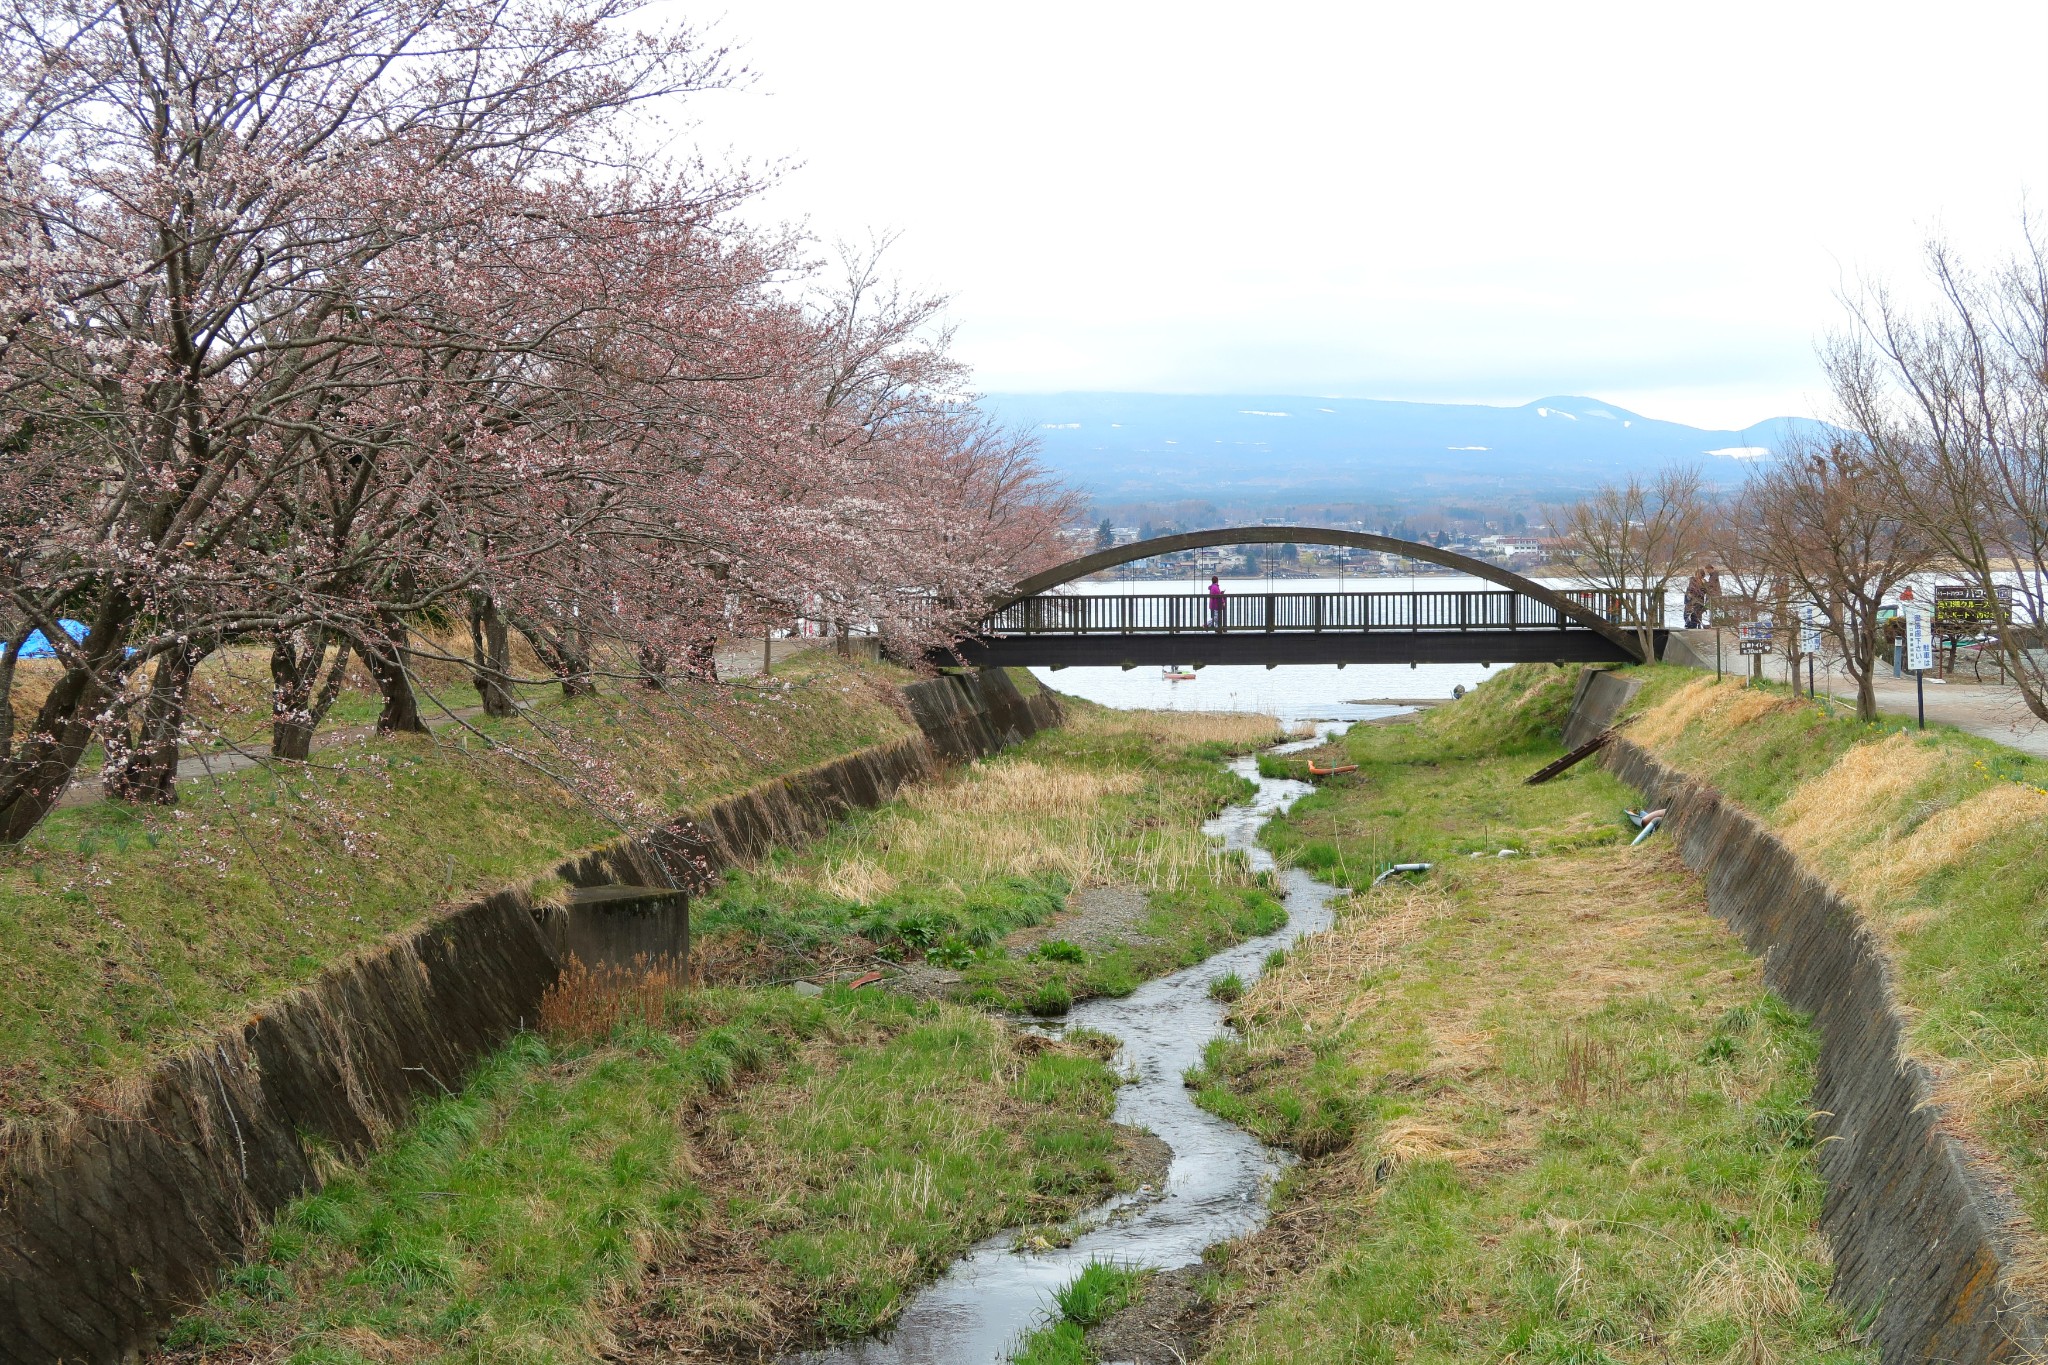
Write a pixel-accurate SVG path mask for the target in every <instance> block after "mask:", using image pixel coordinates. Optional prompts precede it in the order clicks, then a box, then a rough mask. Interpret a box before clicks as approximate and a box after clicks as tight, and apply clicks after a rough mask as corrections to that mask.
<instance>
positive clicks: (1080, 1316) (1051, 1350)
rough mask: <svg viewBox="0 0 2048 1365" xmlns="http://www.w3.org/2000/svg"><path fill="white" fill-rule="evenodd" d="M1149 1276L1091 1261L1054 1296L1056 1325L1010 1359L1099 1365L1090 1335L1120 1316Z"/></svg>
mask: <svg viewBox="0 0 2048 1365" xmlns="http://www.w3.org/2000/svg"><path fill="white" fill-rule="evenodd" d="M1146 1273H1147V1272H1145V1271H1142V1270H1134V1269H1132V1268H1130V1267H1127V1266H1120V1265H1115V1264H1112V1263H1110V1262H1108V1261H1090V1262H1089V1263H1088V1264H1087V1265H1085V1266H1083V1267H1082V1268H1081V1273H1080V1274H1078V1275H1076V1276H1075V1277H1074V1278H1073V1279H1072V1280H1070V1281H1068V1283H1067V1284H1066V1285H1065V1286H1063V1287H1062V1288H1061V1289H1059V1290H1058V1291H1057V1292H1056V1293H1054V1295H1053V1319H1052V1321H1051V1322H1048V1323H1047V1324H1046V1325H1045V1326H1043V1327H1040V1328H1037V1329H1035V1330H1034V1331H1033V1332H1032V1333H1031V1335H1030V1336H1028V1337H1026V1338H1025V1339H1024V1342H1023V1344H1022V1345H1021V1346H1019V1347H1018V1348H1017V1350H1016V1351H1014V1352H1012V1353H1011V1356H1010V1362H1011V1365H1095V1362H1096V1360H1097V1356H1096V1355H1095V1353H1094V1352H1093V1351H1091V1350H1089V1349H1088V1343H1087V1334H1088V1329H1089V1328H1091V1327H1099V1326H1101V1325H1102V1324H1103V1323H1105V1322H1107V1321H1109V1319H1110V1317H1111V1316H1112V1315H1114V1314H1115V1313H1117V1312H1119V1311H1121V1310H1122V1309H1123V1308H1124V1307H1125V1306H1126V1305H1128V1304H1129V1303H1130V1302H1131V1300H1132V1298H1133V1297H1134V1296H1135V1295H1136V1294H1137V1292H1138V1288H1139V1286H1140V1285H1141V1284H1142V1283H1143V1281H1144V1279H1145V1277H1146Z"/></svg>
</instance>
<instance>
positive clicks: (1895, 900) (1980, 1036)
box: [1630, 667, 2048, 1255]
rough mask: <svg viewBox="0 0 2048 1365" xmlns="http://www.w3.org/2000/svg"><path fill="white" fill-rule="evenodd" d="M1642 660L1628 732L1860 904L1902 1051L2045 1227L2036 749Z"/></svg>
mask: <svg viewBox="0 0 2048 1365" xmlns="http://www.w3.org/2000/svg"><path fill="white" fill-rule="evenodd" d="M1639 671H1640V672H1642V673H1643V674H1644V676H1645V679H1646V684H1645V688H1644V693H1643V695H1642V697H1640V698H1639V699H1638V701H1637V703H1636V704H1635V705H1634V706H1633V707H1632V708H1631V709H1632V710H1635V711H1637V712H1639V713H1640V714H1641V716H1642V719H1641V720H1640V721H1639V722H1638V723H1637V725H1636V726H1635V727H1633V728H1632V730H1631V731H1630V733H1631V734H1632V736H1634V737H1637V738H1638V739H1639V741H1640V742H1643V743H1645V744H1647V745H1648V747H1649V748H1650V749H1651V750H1652V751H1653V752H1654V753H1655V754H1656V755H1657V756H1658V757H1659V758H1660V759H1661V760H1663V761H1664V762H1665V763H1667V764H1670V765H1671V766H1673V767H1676V768H1679V769H1681V770H1682V771H1685V772H1687V773H1688V774H1691V775H1693V776H1695V777H1697V778H1699V779H1701V780H1703V781H1706V782H1708V783H1711V784H1712V785H1714V786H1716V787H1718V788H1719V789H1720V790H1721V791H1722V792H1723V793H1724V794H1726V795H1728V796H1731V797H1733V798H1734V799H1735V800H1736V801H1738V802H1739V803H1740V804H1742V805H1743V806H1745V807H1746V808H1748V809H1749V810H1750V811H1752V812H1753V813H1754V814H1756V815H1757V816H1758V817H1759V818H1760V819H1762V820H1763V822H1764V823H1765V824H1766V825H1768V826H1770V827H1772V828H1774V829H1776V830H1777V831H1778V832H1779V833H1780V834H1781V835H1783V836H1784V837H1785V838H1786V839H1787V840H1788V841H1789V842H1790V843H1792V844H1793V846H1794V847H1795V849H1796V850H1797V851H1798V853H1799V854H1800V857H1801V858H1802V860H1803V861H1804V862H1805V863H1806V864H1807V865H1808V866H1810V867H1812V868H1813V869H1814V870H1815V871H1817V872H1819V873H1820V874H1821V875H1823V876H1824V877H1826V878H1827V879H1828V880H1830V881H1831V882H1832V883H1833V884H1834V885H1835V886H1836V887H1837V888H1838V889H1841V890H1842V891H1843V893H1844V894H1845V895H1847V896H1848V897H1849V898H1850V899H1851V900H1852V901H1854V902H1855V903H1856V904H1857V906H1858V908H1859V910H1861V911H1862V913H1863V915H1864V916H1865V918H1866V920H1867V922H1868V923H1869V924H1870V925H1871V927H1872V928H1873V929H1874V930H1875V931H1876V933H1877V935H1878V937H1879V939H1880V940H1881V941H1882V942H1883V943H1884V944H1885V946H1886V947H1887V949H1888V950H1889V951H1890V953H1891V956H1892V959H1893V962H1894V964H1895V968H1896V977H1895V979H1896V982H1897V986H1898V991H1899V995H1900V998H1901V1000H1902V1002H1903V1003H1904V1004H1905V1005H1906V1007H1907V1011H1908V1021H1909V1022H1908V1046H1909V1050H1910V1051H1911V1052H1912V1053H1914V1054H1915V1055H1917V1056H1919V1057H1921V1058H1924V1059H1926V1060H1928V1061H1930V1062H1931V1063H1933V1064H1934V1066H1935V1068H1936V1070H1937V1071H1938V1072H1939V1073H1940V1074H1942V1075H1943V1077H1944V1086H1943V1095H1942V1098H1943V1107H1944V1112H1945V1121H1946V1122H1949V1123H1951V1124H1953V1125H1955V1126H1957V1127H1958V1128H1960V1129H1961V1130H1962V1131H1964V1132H1965V1133H1967V1134H1969V1135H1971V1136H1972V1137H1974V1138H1976V1139H1978V1140H1979V1142H1980V1144H1981V1147H1982V1149H1983V1150H1987V1151H1989V1152H1991V1153H1993V1154H1995V1156H1996V1158H1997V1160H1998V1162H1999V1163H2000V1165H2001V1166H2002V1167H2003V1168H2004V1171H2005V1173H2006V1175H2007V1176H2008V1177H2009V1178H2010V1179H2011V1181H2012V1185H2013V1189H2014V1192H2015V1194H2016V1195H2017V1197H2018V1201H2019V1203H2020V1205H2021V1207H2022V1208H2023V1209H2024V1210H2025V1211H2026V1213H2027V1214H2028V1215H2029V1218H2030V1220H2031V1223H2032V1226H2033V1228H2035V1229H2038V1228H2041V1227H2043V1226H2048V1159H2044V1156H2043V1153H2044V1151H2048V997H2044V995H2043V993H2042V991H2041V989H2040V983H2041V981H2042V980H2043V979H2044V978H2048V950H2044V948H2043V944H2044V943H2048V859H2044V858H2043V857H2042V854H2041V849H2042V835H2043V831H2044V828H2048V803H2044V802H2043V800H2042V793H2043V790H2044V789H2048V761H2044V760H2043V759H2040V758H2038V757H2035V756H2032V755H2027V754H2022V753H2019V752H2017V751H2014V750H2011V749H2007V748H2005V747H2003V746H2001V745H1997V744H1994V743H1992V742H1991V741H1988V740H1985V739H1981V738H1979V737H1977V736H1973V735H1969V734H1965V733H1963V732H1960V731H1957V730H1954V729H1951V728H1949V727H1945V726H1930V727H1929V728H1928V730H1927V731H1926V732H1925V733H1921V732H1919V731H1918V730H1917V729H1916V728H1914V727H1913V726H1912V724H1911V722H1909V721H1906V720H1903V719H1900V718H1896V717H1886V718H1884V719H1883V720H1882V721H1880V722H1878V723H1875V724H1869V725H1866V724H1861V723H1859V722H1857V721H1856V719H1855V718H1854V715H1853V713H1852V712H1851V711H1849V710H1848V708H1846V707H1843V706H1840V705H1833V706H1830V705H1829V704H1827V703H1826V702H1824V701H1823V702H1809V701H1804V700H1799V699H1797V698H1795V697H1794V696H1793V695H1792V694H1791V692H1790V691H1789V690H1788V689H1785V688H1782V687H1777V686H1770V687H1765V688H1761V689H1758V688H1744V687H1742V686H1741V685H1740V684H1739V683H1737V682H1735V681H1733V680H1730V681H1728V682H1724V683H1722V684H1720V685H1718V686H1716V685H1714V684H1713V683H1712V681H1711V679H1710V678H1703V677H1702V675H1700V674H1698V673H1695V672H1692V671H1690V670H1684V669H1674V668H1666V667H1660V668H1657V669H1654V670H1639ZM1929 832H1932V833H1933V834H1934V837H1933V839H1932V841H1931V842H1916V839H1918V838H1920V837H1921V836H1923V835H1925V834H1927V833H1929ZM2022 1235H2023V1236H2025V1237H2027V1238H2028V1240H2030V1241H2036V1242H2037V1243H2038V1233H2023V1234H2022ZM2043 1251H2048V1248H2044V1247H2040V1246H2038V1244H2037V1245H2036V1246H2035V1248H2034V1249H2033V1254H2035V1255H2039V1254H2041V1253H2042V1252H2043Z"/></svg>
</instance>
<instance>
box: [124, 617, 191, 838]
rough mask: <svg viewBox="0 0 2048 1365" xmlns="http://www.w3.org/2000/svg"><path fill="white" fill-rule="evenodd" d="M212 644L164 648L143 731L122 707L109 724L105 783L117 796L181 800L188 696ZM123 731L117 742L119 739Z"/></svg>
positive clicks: (156, 802) (154, 802)
mask: <svg viewBox="0 0 2048 1365" xmlns="http://www.w3.org/2000/svg"><path fill="white" fill-rule="evenodd" d="M211 652H212V648H211V646H210V645H208V644H203V643H201V642H199V641H197V640H193V641H188V642H187V643H185V644H183V645H180V646H178V647H177V648H175V649H171V650H167V651H166V652H164V653H162V654H159V655H158V656H157V660H156V671H155V674H154V676H152V677H151V679H150V683H149V696H148V698H147V699H146V700H144V702H143V704H142V721H141V726H140V728H139V731H138V732H137V733H135V734H134V735H133V736H132V737H131V735H130V733H129V730H128V717H127V714H126V711H127V708H126V707H122V708H121V710H120V713H119V714H117V715H116V716H115V718H114V724H113V725H112V726H110V727H109V728H108V734H107V763H106V769H105V772H104V774H103V776H102V778H101V786H102V787H104V788H105V790H106V793H107V796H108V798H109V799H111V800H115V801H129V802H133V803H135V804H137V805H144V806H170V805H175V804H177V800H178V741H179V739H180V738H181V736H182V733H183V730H184V726H185V700H186V698H187V696H189V695H190V693H191V690H192V670H193V669H195V668H197V667H198V666H199V661H200V660H202V659H204V658H205V657H206V656H207V655H208V654H209V653H211ZM116 736H118V741H119V742H118V743H117V742H116Z"/></svg>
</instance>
